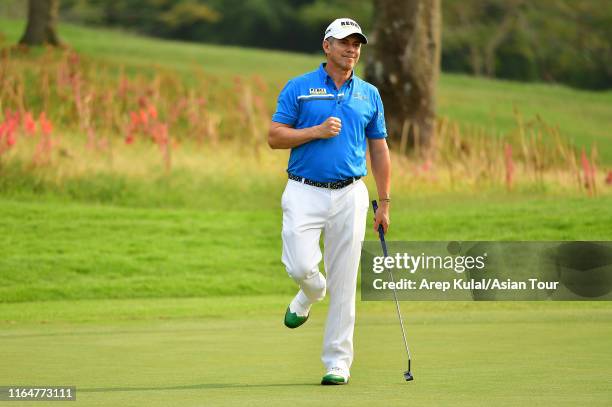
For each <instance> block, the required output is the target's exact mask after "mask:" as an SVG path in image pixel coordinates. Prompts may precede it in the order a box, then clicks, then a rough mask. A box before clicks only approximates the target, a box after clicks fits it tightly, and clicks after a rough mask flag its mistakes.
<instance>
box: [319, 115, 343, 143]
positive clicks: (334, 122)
mask: <svg viewBox="0 0 612 407" xmlns="http://www.w3.org/2000/svg"><path fill="white" fill-rule="evenodd" d="M317 127H318V128H317V130H319V131H318V135H319V137H318V138H332V137H335V136H337V135H338V134H340V130H341V129H342V122H341V121H340V119H339V118H337V117H328V118H327V120H325V121H324V122H323V123H321V124H320V125H318V126H317Z"/></svg>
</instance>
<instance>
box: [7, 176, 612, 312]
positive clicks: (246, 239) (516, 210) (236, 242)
mask: <svg viewBox="0 0 612 407" xmlns="http://www.w3.org/2000/svg"><path fill="white" fill-rule="evenodd" d="M281 192H282V190H281V189H280V188H279V189H277V190H271V191H270V193H271V196H269V197H267V200H268V201H269V202H272V201H278V200H279V199H280V194H281ZM208 193H211V192H210V191H209V192H208ZM225 199H228V200H242V201H243V202H249V201H251V202H258V198H257V197H255V196H253V195H249V194H248V193H247V194H245V195H242V196H238V195H237V194H234V195H233V196H224V197H217V199H215V198H211V205H210V206H209V207H208V208H206V209H205V210H197V209H188V208H183V209H172V208H163V209H162V208H159V209H154V208H126V207H117V206H109V205H96V204H77V203H71V202H70V201H62V200H59V199H48V200H43V201H41V202H26V201H16V200H7V199H1V200H0V230H1V231H2V233H1V234H0V247H3V255H2V257H1V258H0V302H20V301H36V300H57V299H87V298H132V297H139V298H142V297H149V298H151V297H153V298H159V297H197V296H219V295H230V294H243V295H250V294H273V293H286V294H288V295H289V294H291V293H293V291H294V290H295V285H294V283H293V282H292V280H291V279H290V278H289V277H288V276H287V275H286V273H285V271H284V268H283V265H282V263H281V262H280V251H281V238H280V225H281V213H280V208H278V206H277V205H278V204H270V206H262V207H259V208H256V207H251V208H250V209H245V208H243V209H241V210H229V209H224V208H223V207H222V206H216V205H214V204H213V202H215V201H216V202H217V204H219V205H222V202H223V201H224V200H225ZM251 199H252V200H251ZM402 199H404V201H403V202H399V203H398V204H397V209H395V210H393V212H392V227H391V229H390V232H389V234H388V236H387V238H388V239H389V240H581V239H584V240H590V239H594V240H609V239H610V230H612V229H611V226H612V224H611V223H610V217H609V214H608V212H609V211H608V209H607V208H609V207H610V205H611V204H612V198H611V197H601V198H599V199H590V198H586V197H575V198H565V199H558V198H554V197H532V198H523V199H518V198H517V197H516V196H514V197H512V196H503V195H501V196H491V195H489V196H487V195H483V196H480V197H477V198H473V197H469V196H463V197H462V196H460V195H453V196H446V197H445V196H437V197H436V198H435V199H432V198H402ZM259 202H261V201H259ZM366 239H368V240H374V239H376V236H375V235H374V233H373V231H372V230H370V229H368V232H367V236H366Z"/></svg>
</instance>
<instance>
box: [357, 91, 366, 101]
mask: <svg viewBox="0 0 612 407" xmlns="http://www.w3.org/2000/svg"><path fill="white" fill-rule="evenodd" d="M353 99H359V100H368V98H367V97H366V95H364V94H363V93H359V92H355V94H354V95H353Z"/></svg>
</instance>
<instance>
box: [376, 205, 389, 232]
mask: <svg viewBox="0 0 612 407" xmlns="http://www.w3.org/2000/svg"><path fill="white" fill-rule="evenodd" d="M389 223H390V222H389V203H388V202H380V203H379V206H378V209H377V210H376V216H375V217H374V231H375V232H377V233H378V225H382V226H383V232H384V233H385V234H386V233H387V229H389Z"/></svg>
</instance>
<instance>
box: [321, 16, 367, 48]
mask: <svg viewBox="0 0 612 407" xmlns="http://www.w3.org/2000/svg"><path fill="white" fill-rule="evenodd" d="M351 34H359V36H360V37H361V42H362V43H364V44H367V43H368V39H367V38H366V36H365V35H363V33H362V32H361V27H360V26H359V24H357V22H356V21H355V20H351V19H350V18H338V19H336V20H334V21H333V22H332V23H331V24H330V25H329V26H327V29H326V30H325V35H324V36H323V39H324V40H326V39H328V38H329V37H334V38H338V39H342V38H346V37H348V36H349V35H351Z"/></svg>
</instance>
